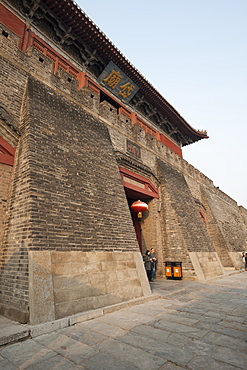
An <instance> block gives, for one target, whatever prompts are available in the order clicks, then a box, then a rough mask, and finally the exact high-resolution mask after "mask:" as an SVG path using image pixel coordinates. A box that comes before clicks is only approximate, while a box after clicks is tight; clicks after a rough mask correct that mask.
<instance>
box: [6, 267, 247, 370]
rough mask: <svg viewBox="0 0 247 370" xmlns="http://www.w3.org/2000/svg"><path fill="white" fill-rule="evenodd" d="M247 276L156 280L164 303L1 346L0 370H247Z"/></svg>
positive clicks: (157, 302)
mask: <svg viewBox="0 0 247 370" xmlns="http://www.w3.org/2000/svg"><path fill="white" fill-rule="evenodd" d="M246 288H247V272H244V273H241V274H235V275H232V276H229V277H225V278H223V279H218V280H214V281H211V282H207V283H197V282H186V281H174V280H158V281H155V282H154V283H153V284H152V289H153V291H154V293H159V294H160V295H162V296H163V298H160V299H158V300H153V301H149V302H146V303H144V304H140V305H138V306H133V307H129V308H125V309H123V310H121V311H117V312H113V313H110V314H107V315H104V316H101V317H99V318H97V319H93V320H89V321H86V322H83V323H80V324H77V325H75V326H70V327H68V328H64V329H60V330H57V331H54V332H53V333H50V334H45V335H41V336H39V337H36V338H33V339H27V340H25V341H23V342H18V343H15V344H9V345H6V346H2V347H0V369H4V370H14V369H33V370H39V369H40V370H44V369H45V370H49V369H59V370H63V369H64V370H65V369H66V370H68V369H69V370H70V369H90V370H92V369H100V370H103V369H105V370H113V369H117V370H127V369H128V370H129V369H130V370H131V369H142V370H145V369H148V370H152V369H154V370H155V369H160V370H161V369H162V370H163V369H164V370H165V369H168V370H175V369H176V370H179V369H195V370H197V369H203V370H208V369H209V370H214V369H217V370H230V369H245V370H246V369H247V321H246V317H247V289H246Z"/></svg>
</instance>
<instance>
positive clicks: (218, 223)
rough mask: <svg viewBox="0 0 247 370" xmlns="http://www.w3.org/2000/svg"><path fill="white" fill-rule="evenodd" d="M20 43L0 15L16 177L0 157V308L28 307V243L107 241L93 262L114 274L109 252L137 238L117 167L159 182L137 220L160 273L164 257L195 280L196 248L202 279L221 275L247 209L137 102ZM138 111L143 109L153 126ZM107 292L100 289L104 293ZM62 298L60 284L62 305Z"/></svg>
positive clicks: (4, 96)
mask: <svg viewBox="0 0 247 370" xmlns="http://www.w3.org/2000/svg"><path fill="white" fill-rule="evenodd" d="M18 16H19V17H21V14H20V13H18ZM23 21H25V19H23ZM2 31H4V32H2ZM35 32H36V31H35ZM47 35H48V33H47V32H45V33H44V34H43V35H42V38H44V39H45V42H46V43H47V44H50V46H51V48H54V50H56V52H57V53H60V55H61V56H62V58H65V59H66V58H67V59H68V62H69V63H70V65H75V67H76V68H77V69H79V70H80V71H86V69H87V67H86V64H85V65H84V64H83V65H80V64H79V62H78V59H76V58H75V55H74V54H73V55H72V54H69V52H68V53H67V52H66V51H65V49H63V48H62V47H61V45H58V44H56V45H55V44H54V40H51V39H49V37H48V36H47ZM19 45H20V38H19V37H18V36H17V35H16V34H15V33H13V32H12V31H11V30H9V29H8V28H7V27H6V26H5V25H2V24H0V71H1V72H0V74H1V79H0V135H1V136H2V137H3V138H4V139H5V140H7V142H8V143H9V144H11V145H12V146H13V147H14V148H16V149H17V150H16V156H15V165H14V168H13V174H12V175H11V170H10V168H7V167H6V166H4V165H2V164H0V171H1V172H0V173H1V182H0V202H1V203H0V238H1V239H0V240H1V242H2V249H1V254H0V266H1V302H2V304H3V306H2V308H1V307H0V310H1V309H2V311H0V312H3V311H4V312H5V311H6V310H8V308H9V311H11V310H12V311H13V312H14V314H13V316H15V315H16V311H18V310H19V312H20V316H21V320H23V321H25V319H26V318H27V317H28V314H29V312H28V307H29V304H30V297H29V279H30V276H29V265H28V263H29V260H28V253H30V251H31V252H32V251H37V252H39V251H49V253H52V252H53V251H59V252H63V253H71V252H72V251H73V252H75V251H80V252H81V253H87V252H97V253H98V252H99V251H100V252H103V251H105V252H107V253H106V254H105V255H107V256H108V257H107V258H108V259H107V260H106V261H99V260H96V261H95V266H94V267H95V269H97V266H98V265H97V264H100V266H101V271H100V272H98V274H99V277H100V278H101V279H103V280H104V279H106V273H105V271H107V270H108V269H113V270H114V271H115V274H116V275H115V276H117V279H119V280H121V281H122V278H123V273H124V271H125V270H124V269H120V268H118V269H116V268H115V267H116V266H118V267H120V262H118V263H117V264H116V263H115V262H113V261H111V260H109V256H110V254H109V253H112V252H113V251H114V252H120V253H123V252H124V253H123V255H124V256H125V255H126V256H128V254H129V253H130V252H133V251H138V246H137V241H136V236H135V233H134V229H133V225H132V220H131V215H130V212H129V208H128V202H127V199H126V196H125V192H124V188H123V186H122V183H121V179H120V176H119V170H118V166H123V167H124V168H125V169H127V170H130V171H132V172H133V173H135V174H136V175H139V176H143V177H144V178H146V179H148V180H149V181H150V182H151V183H152V184H153V185H154V186H155V187H156V188H158V191H159V197H160V198H159V199H155V198H153V199H145V200H146V201H147V202H148V203H149V211H148V212H147V213H146V215H145V216H144V217H143V220H142V225H141V227H142V238H143V246H144V250H143V252H144V253H145V249H150V248H151V247H154V248H155V249H156V253H157V255H158V260H159V264H158V275H159V276H164V268H163V267H164V266H163V262H165V261H182V262H183V271H184V276H185V277H187V278H196V277H197V272H196V271H195V268H194V267H195V266H194V265H193V263H192V260H191V255H192V254H193V258H194V261H196V263H197V262H198V266H199V265H200V268H201V270H202V275H203V274H204V275H203V276H204V278H205V276H206V277H210V276H212V274H213V275H215V274H216V275H217V273H218V272H217V264H218V263H219V261H218V257H219V258H220V260H221V263H222V264H223V265H224V266H225V267H229V266H235V267H236V265H238V264H236V258H238V254H240V252H241V251H242V250H244V249H247V244H246V243H247V238H246V236H247V235H246V234H247V231H246V230H247V210H246V209H244V208H243V207H238V205H237V203H236V202H235V201H234V200H233V199H231V198H230V197H228V196H227V195H226V194H224V193H223V192H221V191H220V190H219V189H216V187H215V186H214V184H213V181H212V180H210V179H208V178H207V177H206V176H205V175H203V174H202V173H201V172H200V171H198V170H197V169H195V168H194V167H193V166H191V165H190V164H189V163H187V162H186V161H184V160H183V159H182V158H181V157H180V156H178V155H176V154H175V153H174V152H173V151H172V150H171V149H169V148H167V147H166V146H165V145H164V144H162V143H161V142H160V141H157V140H156V138H155V136H153V135H151V134H150V133H148V132H147V130H146V129H145V125H144V126H142V127H141V126H140V125H138V124H133V122H134V121H132V119H131V117H132V116H131V114H132V113H134V114H139V113H140V112H139V113H138V110H135V107H134V105H128V106H127V107H126V111H125V113H124V111H123V110H119V109H118V108H117V105H118V104H117V103H116V102H115V103H114V106H113V105H112V104H111V102H112V99H111V98H109V97H108V99H107V98H106V94H105V93H104V94H101V95H100V94H99V89H98V90H97V87H96V88H95V87H94V88H90V86H87V85H85V86H84V87H82V88H80V89H78V80H76V78H75V77H74V75H72V74H71V73H69V72H68V70H66V71H65V69H64V68H59V69H58V70H56V73H55V74H54V73H53V70H54V61H53V60H52V59H51V58H49V57H48V56H47V55H44V52H43V53H42V52H41V50H38V49H36V48H35V47H33V46H30V47H29V48H28V50H27V51H26V52H25V53H24V52H23V51H21V50H20V48H19ZM69 55H70V56H69ZM88 68H89V69H90V68H91V67H90V63H89V65H88ZM90 71H91V72H92V68H91V69H90ZM86 72H88V71H86ZM91 72H89V76H90V78H92V80H91V81H94V82H93V83H96V74H95V73H94V75H92V74H91ZM107 100H108V101H107ZM6 112H7V116H8V115H9V117H8V119H6ZM126 112H127V113H126ZM144 113H145V112H143V114H142V116H141V119H143V120H145V122H146V124H148V125H149V127H150V128H151V127H153V126H154V121H150V119H149V117H148V116H147V117H145V114H144ZM126 114H127V115H126ZM156 130H158V131H159V130H161V127H156ZM19 131H20V133H21V136H19ZM150 132H152V130H151V131H150ZM127 141H131V142H132V143H134V144H135V145H136V146H138V148H139V149H140V156H139V157H137V156H135V155H133V153H130V152H128V150H127ZM157 162H158V165H157ZM199 211H200V212H201V214H200V213H199ZM202 217H203V219H204V221H203V219H202ZM108 252H109V253H108ZM216 252H217V255H216ZM97 253H95V256H98V257H97V258H99V255H98V254H97ZM102 255H104V254H103V253H101V254H100V256H102ZM92 256H93V253H92V254H91V258H92ZM69 258H72V255H70V257H69ZM100 258H101V257H100ZM234 258H235V260H234ZM196 259H197V260H196ZM91 262H92V260H91ZM91 262H90V263H91ZM71 263H72V262H71ZM75 265H76V263H75ZM75 265H74V267H75ZM92 266H93V264H92V263H91V267H92ZM123 266H124V264H123ZM60 267H61V266H60ZM129 267H130V266H129ZM63 269H64V272H65V271H67V270H68V265H66V266H63ZM60 272H61V271H60ZM61 274H62V272H61ZM110 275H111V276H112V275H114V274H112V271H111V273H109V276H110ZM128 277H129V278H130V279H133V281H134V280H135V279H136V276H135V273H134V269H132V268H129V269H128ZM136 283H137V282H136V280H135V283H133V284H134V285H135V284H136ZM59 284H60V283H59ZM137 285H138V283H137ZM100 286H101V285H100V284H99V287H100ZM91 288H92V291H91V293H93V291H94V292H95V290H94V289H96V288H95V287H94V288H93V287H92V286H91ZM119 289H120V288H119ZM91 293H90V294H91ZM75 294H77V293H75ZM107 294H108V296H107ZM109 294H111V292H109V291H105V296H106V301H107V297H108V299H109ZM126 297H127V293H126ZM62 298H63V297H62V296H61V294H60V293H59V294H58V295H57V299H58V301H59V302H60V303H59V304H61V305H62V304H65V303H64V301H63V300H62ZM126 299H127V298H126ZM87 300H88V301H87ZM90 300H91V301H90ZM90 302H91V303H90ZM97 302H98V301H97V299H94V297H89V296H88V297H87V298H85V302H84V303H83V302H82V300H81V302H80V304H81V305H82V306H81V308H82V307H84V308H85V307H96V306H97ZM102 302H103V300H102V301H101V303H102ZM90 304H91V306H90ZM102 304H103V303H102ZM61 307H62V306H61ZM64 307H65V306H64ZM67 309H68V310H70V309H71V308H70V307H69V303H68V307H67ZM78 309H79V308H78ZM65 311H66V308H64V311H63V314H64V312H65ZM61 312H62V311H61ZM77 312H78V311H77ZM59 315H62V313H61V314H59ZM59 317H61V316H59Z"/></svg>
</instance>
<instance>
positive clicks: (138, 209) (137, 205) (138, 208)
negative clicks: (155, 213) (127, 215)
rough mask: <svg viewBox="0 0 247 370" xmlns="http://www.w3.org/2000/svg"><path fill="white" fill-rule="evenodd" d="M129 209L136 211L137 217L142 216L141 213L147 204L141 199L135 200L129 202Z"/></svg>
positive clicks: (146, 208) (146, 207)
mask: <svg viewBox="0 0 247 370" xmlns="http://www.w3.org/2000/svg"><path fill="white" fill-rule="evenodd" d="M130 208H131V210H132V211H133V212H136V213H137V217H138V218H142V213H143V212H145V211H147V210H148V205H147V203H145V202H142V201H141V200H137V201H136V202H134V203H132V204H131V207H130Z"/></svg>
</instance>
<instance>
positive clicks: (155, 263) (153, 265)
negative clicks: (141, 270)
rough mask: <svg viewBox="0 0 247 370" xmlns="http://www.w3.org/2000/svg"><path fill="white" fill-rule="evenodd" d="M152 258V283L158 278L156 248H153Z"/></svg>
mask: <svg viewBox="0 0 247 370" xmlns="http://www.w3.org/2000/svg"><path fill="white" fill-rule="evenodd" d="M150 257H151V260H152V262H151V281H154V279H155V277H156V265H157V259H156V254H155V250H154V248H151V253H150Z"/></svg>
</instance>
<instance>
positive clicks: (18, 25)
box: [0, 5, 183, 158]
mask: <svg viewBox="0 0 247 370" xmlns="http://www.w3.org/2000/svg"><path fill="white" fill-rule="evenodd" d="M2 9H3V10H5V11H4V12H3V14H1V10H2ZM1 20H2V21H3V23H4V24H5V25H6V26H7V27H8V28H9V29H11V30H12V31H13V32H15V33H16V34H17V35H18V36H20V48H21V50H22V51H23V52H26V50H27V49H28V47H29V46H33V47H35V48H36V49H38V50H39V51H40V52H41V53H42V54H43V55H45V56H47V57H48V58H50V59H51V60H52V61H53V73H54V74H55V73H57V71H58V70H59V69H60V68H63V69H64V70H65V71H66V72H67V73H70V74H71V75H72V76H73V77H74V78H76V79H77V81H78V90H80V89H81V88H82V87H84V86H86V87H88V88H89V89H90V90H92V91H93V92H94V93H96V94H97V95H100V91H104V93H105V94H106V95H108V96H110V95H109V94H108V93H107V91H106V90H104V89H101V87H100V86H98V84H96V83H95V82H94V81H92V80H91V79H90V78H89V77H88V76H87V75H86V74H85V73H84V72H82V71H80V70H79V69H77V68H76V67H74V66H73V65H72V64H71V63H70V62H69V61H67V60H66V59H65V58H63V57H62V56H61V55H60V54H58V53H57V52H56V51H55V50H53V49H52V48H51V47H50V46H49V45H48V44H47V43H46V42H44V41H43V40H42V39H40V38H39V37H38V36H36V35H35V34H34V33H33V32H31V31H30V29H29V28H28V27H26V26H25V24H24V23H23V22H21V21H20V20H19V19H18V18H17V17H16V16H15V15H14V14H12V13H11V12H10V11H9V10H7V9H6V8H4V7H3V6H2V5H0V21H1ZM110 98H111V99H113V100H115V99H114V98H113V97H112V96H110ZM115 101H116V102H117V103H118V104H119V105H120V108H119V110H118V112H119V113H122V114H124V115H126V116H127V117H128V118H130V119H131V120H132V123H133V124H137V125H139V126H140V127H142V129H144V130H145V132H147V133H149V134H150V135H152V136H153V137H154V138H155V139H156V140H157V141H160V142H161V143H162V144H164V145H165V146H166V147H167V148H169V149H171V150H172V151H173V152H174V153H176V154H177V155H179V156H180V157H181V158H182V157H183V156H182V150H181V148H180V147H179V146H178V145H176V144H175V143H174V142H173V141H172V140H170V139H168V137H166V136H165V135H164V134H162V133H160V132H159V131H157V130H155V129H154V128H153V127H151V126H150V125H149V124H147V123H146V122H145V121H144V120H142V119H141V118H140V117H139V116H138V115H137V114H136V113H133V112H130V111H129V110H127V109H126V108H124V107H123V106H121V103H120V102H119V101H117V100H115Z"/></svg>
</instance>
